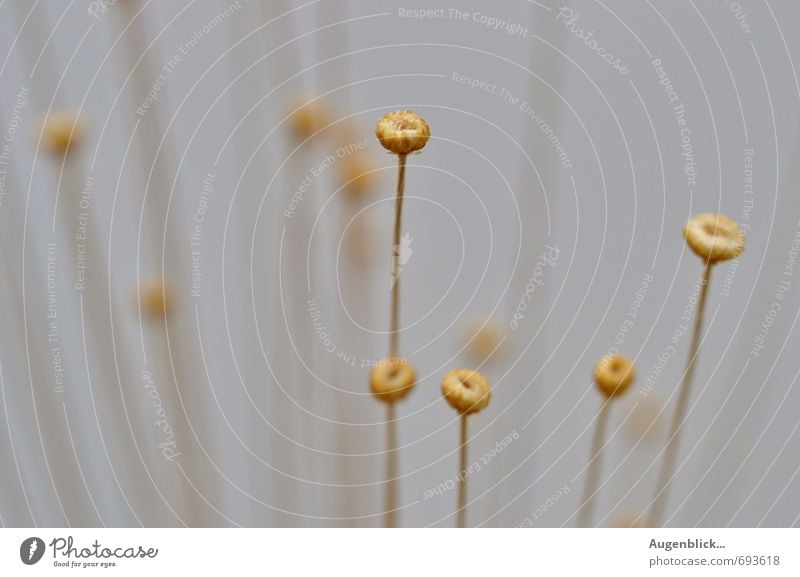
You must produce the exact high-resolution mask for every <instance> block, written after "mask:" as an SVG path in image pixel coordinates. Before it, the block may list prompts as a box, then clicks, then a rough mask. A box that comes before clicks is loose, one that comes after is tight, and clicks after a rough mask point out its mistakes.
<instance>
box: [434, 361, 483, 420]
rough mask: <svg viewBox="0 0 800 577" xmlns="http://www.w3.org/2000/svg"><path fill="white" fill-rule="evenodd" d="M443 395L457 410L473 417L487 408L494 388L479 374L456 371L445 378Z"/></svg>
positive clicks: (464, 370) (462, 370) (470, 371)
mask: <svg viewBox="0 0 800 577" xmlns="http://www.w3.org/2000/svg"><path fill="white" fill-rule="evenodd" d="M442 394H443V395H444V398H445V399H447V402H448V403H450V406H451V407H453V408H454V409H455V410H457V411H458V412H460V413H462V414H464V415H471V414H473V413H477V412H478V411H481V410H483V409H484V408H486V406H487V405H488V404H489V401H490V400H491V399H492V388H491V386H490V385H489V381H487V380H486V377H484V376H483V375H482V374H480V373H479V372H477V371H473V370H470V369H455V370H452V371H450V372H449V373H447V374H446V375H445V376H444V379H443V380H442Z"/></svg>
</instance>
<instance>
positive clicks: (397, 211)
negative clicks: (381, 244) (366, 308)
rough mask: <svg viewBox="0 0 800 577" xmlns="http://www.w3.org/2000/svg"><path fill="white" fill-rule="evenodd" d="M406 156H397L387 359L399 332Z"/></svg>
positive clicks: (395, 344)
mask: <svg viewBox="0 0 800 577" xmlns="http://www.w3.org/2000/svg"><path fill="white" fill-rule="evenodd" d="M407 157H408V155H407V154H398V155H397V194H396V196H395V201H394V234H393V235H392V306H391V318H390V322H389V357H392V358H393V357H396V356H397V351H398V344H397V341H398V336H399V330H400V327H399V325H400V236H401V234H402V229H403V194H404V192H405V187H406V158H407Z"/></svg>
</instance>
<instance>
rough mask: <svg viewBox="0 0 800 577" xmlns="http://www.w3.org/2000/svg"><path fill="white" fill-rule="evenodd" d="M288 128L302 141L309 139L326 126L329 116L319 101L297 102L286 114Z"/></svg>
mask: <svg viewBox="0 0 800 577" xmlns="http://www.w3.org/2000/svg"><path fill="white" fill-rule="evenodd" d="M287 116H288V122H289V127H290V128H291V129H292V132H294V134H295V135H296V136H297V137H298V138H302V139H306V138H310V137H311V136H313V135H314V134H316V133H317V132H319V131H320V130H322V129H323V128H325V127H326V126H327V125H328V122H329V118H328V117H329V115H328V111H327V110H326V109H325V107H324V106H323V105H322V104H321V103H320V101H319V100H313V101H312V100H297V101H295V102H294V103H293V104H292V105H290V106H289V110H288V112H287Z"/></svg>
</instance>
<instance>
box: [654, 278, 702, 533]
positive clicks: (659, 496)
mask: <svg viewBox="0 0 800 577" xmlns="http://www.w3.org/2000/svg"><path fill="white" fill-rule="evenodd" d="M712 266H713V265H711V264H706V266H705V270H703V286H702V288H701V289H700V298H699V301H698V304H697V316H696V317H695V319H694V333H693V334H692V342H691V345H690V347H689V358H688V360H687V361H686V370H685V371H684V377H683V382H682V383H681V387H680V390H679V392H678V404H677V406H676V407H675V414H674V415H673V417H672V427H671V428H670V435H669V439H668V440H667V447H666V449H665V453H664V460H663V461H662V463H661V471H660V473H659V476H658V484H657V485H656V490H657V491H658V493H656V496H655V497H654V498H653V506H652V508H651V510H650V526H651V527H658V526H659V523H660V521H661V516H662V514H663V512H664V505H665V504H666V501H667V498H668V497H669V488H670V483H671V482H672V478H673V477H674V476H675V473H674V469H675V460H676V459H677V457H678V443H679V441H680V432H681V427H682V426H683V422H684V420H685V419H686V407H687V406H688V405H689V395H690V393H691V390H692V382H693V381H694V369H695V366H696V365H697V354H698V352H699V349H700V339H701V337H702V333H703V317H704V316H705V308H706V297H707V296H708V285H709V283H710V282H711V268H712Z"/></svg>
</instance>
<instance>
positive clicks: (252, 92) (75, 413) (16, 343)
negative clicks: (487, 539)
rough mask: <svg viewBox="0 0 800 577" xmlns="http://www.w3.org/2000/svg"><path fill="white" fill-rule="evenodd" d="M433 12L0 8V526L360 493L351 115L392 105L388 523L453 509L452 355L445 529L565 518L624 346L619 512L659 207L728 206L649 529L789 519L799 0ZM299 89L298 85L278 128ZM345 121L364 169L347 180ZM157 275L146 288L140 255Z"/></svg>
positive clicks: (661, 313) (368, 478)
mask: <svg viewBox="0 0 800 577" xmlns="http://www.w3.org/2000/svg"><path fill="white" fill-rule="evenodd" d="M456 6H457V8H458V10H459V11H463V14H462V13H456V12H454V11H453V10H452V9H453V8H456ZM456 6H454V5H452V3H451V4H450V5H440V4H437V3H434V2H419V3H417V4H405V3H402V2H401V3H395V2H386V1H382V0H377V1H369V2H367V1H357V0H351V1H338V0H337V1H334V0H318V1H311V2H306V3H301V2H294V1H270V2H267V1H265V0H264V1H257V0H249V1H245V0H239V1H234V2H226V1H217V0H206V1H204V2H198V1H182V2H158V3H157V2H153V1H149V2H148V1H134V0H117V1H116V2H113V1H107V2H98V1H95V2H87V1H74V0H73V1H71V2H57V1H55V0H37V1H35V2H24V1H22V0H8V1H5V2H2V3H0V57H1V58H0V62H1V63H0V78H2V81H0V131H2V132H3V142H2V143H0V145H2V146H5V147H6V148H2V151H4V152H5V156H4V157H3V159H4V162H3V163H2V165H0V168H2V170H3V173H2V175H1V176H2V177H3V180H2V181H0V182H1V183H2V190H0V193H2V194H1V195H0V247H1V250H2V258H3V262H4V269H5V271H6V273H5V274H3V275H2V277H0V295H1V296H2V299H0V303H1V304H0V315H2V316H1V317H0V319H1V320H2V326H3V329H2V333H0V335H1V336H0V340H1V342H2V347H1V348H0V376H2V379H1V380H0V385H2V386H1V387H0V392H2V396H1V397H0V400H2V407H3V410H2V411H0V424H1V425H2V426H0V463H2V466H1V467H0V483H1V484H2V492H0V520H2V523H3V524H4V525H7V526H28V525H44V526H66V525H74V526H96V525H109V526H139V525H143V526H182V525H189V526H197V525H200V526H217V525H223V526H233V525H243V526H323V527H325V526H379V525H380V524H381V516H382V513H383V500H382V490H383V489H382V482H383V467H384V454H383V452H384V448H385V440H384V435H385V423H384V420H385V410H384V407H382V406H381V405H380V404H379V403H378V402H376V401H375V399H373V398H372V397H371V396H370V395H369V394H368V391H369V389H368V381H367V377H368V372H369V369H368V366H369V364H370V363H372V362H375V361H376V360H378V359H380V358H382V357H383V356H384V355H385V354H386V347H387V336H386V333H385V331H386V330H387V327H388V307H389V296H390V292H389V266H390V254H391V252H390V251H391V244H390V243H391V222H392V207H393V202H392V201H393V193H394V175H395V173H394V167H395V165H394V163H395V160H394V158H393V157H391V156H389V155H387V154H385V153H384V151H383V150H382V149H381V148H380V146H379V144H378V143H377V141H376V140H375V138H374V134H373V130H374V125H375V122H376V121H377V119H378V118H379V117H380V116H381V115H382V114H384V113H386V112H388V111H391V110H395V109H403V108H412V109H413V110H415V111H416V112H418V113H419V114H421V115H422V116H424V117H425V118H426V119H427V121H428V122H429V124H430V126H431V132H432V138H431V141H430V142H429V144H428V146H427V147H426V148H425V149H424V150H423V151H422V153H421V154H419V155H415V156H413V157H411V158H410V159H409V169H408V174H407V190H406V193H407V196H408V198H407V202H406V205H405V208H406V211H405V231H406V232H408V233H409V235H410V238H411V245H410V247H411V249H412V251H413V252H412V253H411V256H410V258H409V260H408V262H407V263H406V265H405V267H404V270H403V275H402V285H401V286H402V291H401V309H402V323H401V324H402V325H403V331H402V334H401V336H400V347H401V351H402V352H403V353H404V354H405V355H406V356H407V357H408V358H409V359H410V360H411V361H412V362H413V363H414V365H415V366H416V367H417V371H418V375H419V382H418V385H417V387H416V389H415V391H414V392H413V393H412V394H411V395H410V396H409V397H408V398H407V399H406V400H405V401H403V403H402V404H401V405H399V407H398V415H399V424H398V425H399V426H398V428H399V441H400V445H401V447H400V450H399V459H400V473H401V478H400V479H399V489H400V495H399V500H400V506H401V508H402V509H401V511H400V514H399V518H400V523H401V524H402V525H405V526H426V525H435V526H446V527H448V526H452V525H453V523H454V511H455V505H456V493H455V490H452V489H448V487H451V486H452V481H453V479H454V478H455V474H456V468H457V458H458V455H457V438H458V436H457V435H458V422H457V418H456V414H455V413H454V412H453V411H452V410H451V409H450V407H449V406H448V405H447V404H446V403H445V402H444V401H443V400H442V398H441V393H440V390H439V383H440V380H441V377H442V375H443V374H444V373H445V372H446V371H447V370H450V369H451V368H455V367H457V366H462V365H463V366H469V367H480V370H481V371H482V372H484V373H485V374H486V375H487V377H488V378H489V379H490V380H491V382H492V384H493V387H494V389H493V399H492V402H491V404H490V405H489V407H488V408H487V409H486V410H484V411H483V412H482V413H480V414H478V415H476V416H474V417H473V418H472V419H471V434H472V438H471V441H470V459H469V460H470V462H476V463H479V464H480V470H479V471H477V472H475V473H474V474H473V475H471V476H470V478H469V491H470V494H469V497H470V504H469V510H468V523H469V525H472V526H517V525H520V524H522V525H533V526H548V527H557V526H562V525H566V526H572V525H574V524H575V522H576V517H575V512H576V510H577V507H578V506H579V502H580V495H581V492H582V488H583V482H584V480H585V475H586V471H585V466H586V463H587V460H588V457H589V451H590V448H589V445H590V437H591V431H592V426H593V423H594V419H595V417H596V415H597V411H598V409H599V407H600V405H601V398H600V395H599V394H598V393H597V392H596V391H595V390H594V388H593V386H592V380H591V374H592V369H593V366H594V363H595V362H596V360H597V359H598V358H599V357H600V356H601V355H603V354H605V353H607V352H608V351H609V349H612V348H614V349H616V350H618V351H619V352H620V353H622V354H626V355H628V356H630V357H631V358H633V359H634V360H635V362H636V364H637V366H638V368H639V376H638V379H637V383H636V386H635V388H634V389H633V390H632V391H631V392H630V393H628V395H627V396H626V397H624V398H623V399H621V400H620V401H619V402H618V403H615V406H614V407H613V410H612V414H611V422H610V427H609V435H608V439H607V441H608V442H607V445H606V450H605V460H604V464H603V472H602V483H603V485H602V488H601V491H600V493H599V496H598V502H597V511H596V514H595V520H594V522H595V524H598V525H605V526H614V525H618V524H622V523H625V522H627V521H626V519H635V518H636V517H637V516H639V515H640V514H642V513H643V512H644V511H646V508H647V507H648V505H649V504H650V501H651V499H652V496H653V492H654V489H655V475H656V473H657V469H658V465H659V464H660V455H661V451H662V450H663V448H664V444H665V440H666V436H667V430H666V429H667V428H666V425H667V423H668V421H669V417H671V414H672V408H673V406H674V396H675V392H676V386H677V383H678V381H679V379H680V376H681V374H682V372H683V370H684V364H685V361H686V354H687V349H688V346H689V335H688V334H683V332H682V330H681V328H680V327H681V326H683V325H687V319H689V320H690V319H691V316H692V313H693V309H692V298H693V292H694V288H695V284H696V282H697V279H698V276H699V275H700V273H701V262H700V260H699V259H698V258H697V257H696V256H695V255H694V254H693V253H691V251H689V250H687V247H686V246H685V243H684V242H683V240H682V237H681V228H682V226H683V224H684V222H685V221H686V220H687V219H688V218H689V217H690V216H691V215H693V214H696V213H700V212H722V213H724V214H726V215H727V216H729V217H730V218H732V219H734V220H736V221H738V222H740V223H742V224H744V225H746V226H747V230H746V234H747V248H746V250H745V252H744V254H743V255H742V257H741V258H740V259H739V260H738V261H735V262H733V263H728V264H724V265H720V266H719V267H717V268H716V270H715V273H714V278H713V280H712V285H711V292H710V294H709V303H708V307H709V308H708V311H707V312H708V322H707V325H706V327H707V334H706V335H705V338H704V340H703V343H702V351H701V353H700V359H699V364H698V367H697V381H696V383H695V388H694V391H693V394H692V397H691V399H690V414H689V419H688V421H687V426H686V428H685V429H684V431H683V436H682V443H681V448H680V452H679V457H678V463H679V469H678V472H677V476H676V479H675V482H674V485H673V487H672V492H671V494H670V498H669V500H668V503H667V514H666V515H665V522H666V523H667V524H668V525H675V526H684V525H689V526H693V525H701V526H727V525H731V526H761V525H764V526H791V525H796V524H797V522H798V516H800V500H799V499H798V496H799V495H800V480H798V479H797V473H798V469H799V468H800V451H798V437H797V434H796V433H797V428H798V417H797V414H798V413H797V407H798V403H799V402H800V392H799V391H798V388H797V387H796V384H797V377H798V371H800V364H799V363H798V360H797V357H796V356H794V355H795V354H796V351H797V347H798V335H797V331H796V330H795V326H796V321H797V318H798V313H800V308H798V299H797V291H796V286H795V285H796V284H797V282H798V279H797V278H796V275H795V276H792V273H793V272H794V269H793V267H794V265H795V262H794V259H795V258H796V257H797V250H798V240H797V238H798V237H797V236H796V235H797V234H798V233H800V202H798V197H797V190H796V187H795V182H796V181H797V179H798V176H800V175H799V174H798V163H797V160H796V159H797V155H798V142H797V134H798V116H800V114H799V111H800V108H799V107H798V104H800V83H798V76H797V70H796V68H797V64H796V60H797V56H798V53H799V52H798V51H800V47H798V43H797V41H796V39H795V38H794V35H793V34H792V32H793V31H794V29H795V28H796V25H797V24H798V22H800V5H798V4H797V3H796V2H793V1H791V0H770V1H767V0H763V1H755V0H753V1H748V0H742V1H741V2H728V1H718V2H713V3H711V2H692V1H688V2H686V1H682V0H681V1H677V2H676V1H672V0H658V1H655V0H653V1H649V0H648V1H644V2H635V3H633V2H622V1H621V0H608V1H606V2H599V1H590V0H585V1H573V2H569V3H567V4H566V5H562V4H560V3H553V2H549V1H546V0H543V1H542V2H533V1H525V0H513V1H507V2H502V3H487V2H478V1H474V2H458V3H456ZM419 9H423V10H427V9H430V10H435V11H434V12H431V13H428V14H423V15H424V16H425V17H424V18H419V17H415V16H418V14H417V13H415V12H413V11H414V10H419ZM579 32H580V33H579ZM590 32H592V34H591V35H590V36H589V38H586V35H588V34H589V33H590ZM597 50H601V54H602V55H606V54H611V55H613V58H611V57H608V60H611V61H612V62H611V63H608V62H607V61H606V60H604V59H603V58H602V57H601V54H598V52H597ZM617 59H618V62H617ZM615 64H616V66H615ZM659 66H661V67H662V69H659V68H658V67H659ZM665 78H666V79H667V80H664V79H665ZM473 79H474V81H473ZM670 86H671V87H672V92H670V90H669V87H670ZM148 94H149V95H150V96H149V97H148ZM148 98H149V99H148ZM309 98H310V99H314V105H315V107H319V108H321V109H322V108H324V110H325V111H326V113H327V116H326V118H325V119H324V121H323V122H322V124H321V125H320V130H319V132H318V133H317V134H315V135H314V136H313V137H311V138H308V139H306V138H305V137H304V136H298V135H297V134H296V133H294V132H293V131H292V121H291V116H290V113H291V112H292V111H293V110H294V109H295V108H296V107H297V106H298V105H299V104H298V103H302V102H303V101H304V100H305V99H309ZM670 98H672V101H670ZM675 107H680V108H678V109H677V110H676V108H675ZM679 110H683V112H682V113H680V114H678V111H679ZM64 111H68V112H70V113H77V114H78V115H79V116H80V119H81V125H80V126H81V127H82V129H83V132H82V139H81V142H80V144H79V146H78V147H76V148H74V149H72V150H70V152H69V154H67V155H66V157H63V156H60V155H57V154H52V153H50V152H48V151H47V150H45V148H44V146H43V140H42V138H43V133H42V131H41V128H40V126H41V125H40V123H41V121H42V119H43V118H45V117H47V116H53V115H55V114H57V113H62V112H64ZM680 118H683V119H684V121H685V124H684V125H680V124H679V120H680ZM340 148H341V149H342V150H344V152H341V153H340V154H341V156H340V154H337V150H338V149H340ZM354 148H356V149H360V150H359V152H358V154H359V155H360V156H359V158H364V159H366V160H365V162H368V163H370V164H369V166H370V167H372V168H374V171H375V172H374V173H372V174H373V176H374V177H375V181H374V184H373V186H371V187H370V189H369V190H368V191H366V192H364V193H363V194H362V195H354V194H352V193H351V192H348V191H347V190H345V189H342V183H343V181H342V178H341V172H340V170H339V169H340V168H341V167H342V166H344V163H345V160H347V157H349V156H350V155H351V154H354V153H352V152H351V151H352V150H353V149H354ZM329 155H330V157H331V158H333V160H332V161H328V162H327V163H326V158H328V156H329ZM326 164H327V165H326ZM319 165H322V167H321V168H320V167H319ZM304 181H306V184H307V186H305V187H303V189H302V191H301V194H300V196H297V192H298V189H300V187H301V186H302V185H303V182H304ZM293 197H294V200H292V199H293ZM289 215H290V216H289ZM79 257H80V258H79ZM82 267H85V268H82ZM193 271H194V274H193ZM198 273H199V274H198ZM79 275H82V276H79ZM159 278H164V279H165V282H166V283H167V284H168V287H169V290H170V293H169V294H170V299H169V302H168V305H169V306H168V313H167V315H166V316H165V317H164V318H161V317H159V316H158V315H155V318H153V317H154V315H150V316H148V315H147V314H146V310H145V311H142V309H140V308H139V307H137V286H139V285H140V284H141V283H152V282H153V279H159ZM782 282H788V284H784V285H783V288H781V283H782ZM193 283H194V284H193ZM531 287H533V288H531ZM526 291H527V292H528V294H529V296H530V299H529V300H530V304H527V299H526V300H525V301H524V302H526V305H525V310H524V311H521V310H520V308H519V306H520V303H521V302H523V299H524V295H525V294H526ZM687 309H688V313H687ZM515 313H517V315H518V317H517V322H516V323H514V322H513V319H514V315H515ZM520 313H521V316H520ZM687 314H688V315H689V316H688V317H687V316H686V315H687ZM487 318H488V319H491V320H490V322H489V323H488V324H487V325H486V326H487V328H491V329H492V330H493V331H494V333H496V334H497V335H498V337H499V338H502V339H504V341H503V346H502V349H501V351H500V353H499V354H497V355H494V356H493V357H492V358H491V359H489V360H487V361H486V362H482V361H483V359H482V358H480V355H479V356H478V358H476V357H475V355H472V356H470V355H469V350H467V349H465V342H466V340H468V337H469V336H470V335H471V332H470V331H471V329H470V327H473V326H474V325H475V323H476V322H478V323H479V325H480V323H481V321H483V320H485V319H487ZM507 437H510V438H511V439H512V440H511V442H506V443H505V444H504V445H503V446H501V450H499V451H498V450H497V448H496V447H497V444H498V443H499V442H500V441H502V440H504V439H506V438H507ZM442 487H444V490H442Z"/></svg>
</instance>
